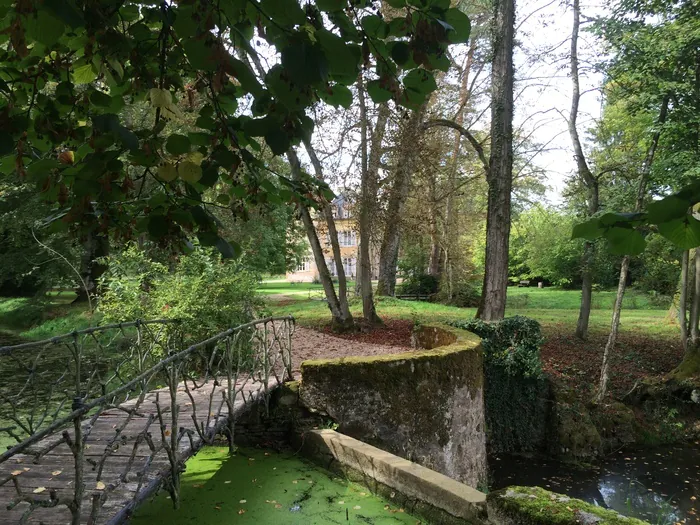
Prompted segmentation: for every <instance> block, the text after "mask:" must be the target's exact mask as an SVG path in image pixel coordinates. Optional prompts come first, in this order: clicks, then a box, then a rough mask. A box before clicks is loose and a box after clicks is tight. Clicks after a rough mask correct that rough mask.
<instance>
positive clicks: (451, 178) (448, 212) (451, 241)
mask: <svg viewBox="0 0 700 525" xmlns="http://www.w3.org/2000/svg"><path fill="white" fill-rule="evenodd" d="M475 49H476V40H475V39H474V38H472V40H471V44H470V46H469V51H468V52H467V58H466V63H465V64H464V69H463V72H462V78H461V82H460V86H459V106H458V109H457V112H456V113H455V116H454V122H455V123H456V124H458V125H459V126H463V124H464V111H465V108H466V107H467V103H468V101H469V95H470V93H469V74H470V73H471V68H472V63H473V62H474V51H475ZM461 143H462V134H461V133H460V132H459V130H455V133H454V142H453V146H452V164H451V166H450V170H449V173H448V177H447V185H448V188H447V192H448V193H447V201H446V203H445V230H444V235H443V237H444V241H443V247H444V267H445V270H446V273H447V279H446V284H447V299H448V300H449V301H451V300H452V296H453V289H454V286H453V285H454V282H453V279H452V276H453V274H454V271H453V270H454V266H455V263H454V257H451V254H452V253H453V252H454V250H452V249H450V248H452V247H454V246H455V245H456V244H457V241H456V237H457V235H458V233H457V232H455V230H456V226H455V222H456V221H455V219H456V212H455V208H456V203H455V201H456V195H455V193H456V189H455V187H456V180H457V172H458V170H459V152H460V149H461V148H460V146H461Z"/></svg>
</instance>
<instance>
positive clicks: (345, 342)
mask: <svg viewBox="0 0 700 525" xmlns="http://www.w3.org/2000/svg"><path fill="white" fill-rule="evenodd" d="M408 351H411V348H410V347H408V346H397V345H386V344H381V345H380V344H374V343H366V342H361V341H354V340H352V339H342V338H340V337H335V336H332V335H329V334H325V333H322V332H317V331H316V330H310V329H309V328H302V327H300V326H297V328H296V331H295V332H294V338H293V342H292V364H293V367H294V374H295V375H298V373H299V367H300V365H301V362H302V361H306V360H307V359H321V358H333V357H350V356H358V355H359V356H372V355H384V354H397V353H401V352H408Z"/></svg>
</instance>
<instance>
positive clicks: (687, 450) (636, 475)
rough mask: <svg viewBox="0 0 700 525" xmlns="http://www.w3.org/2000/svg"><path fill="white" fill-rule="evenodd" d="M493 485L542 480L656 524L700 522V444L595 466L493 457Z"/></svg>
mask: <svg viewBox="0 0 700 525" xmlns="http://www.w3.org/2000/svg"><path fill="white" fill-rule="evenodd" d="M489 463H490V467H491V474H492V479H493V482H492V490H496V489H499V488H503V487H506V486H508V485H538V486H540V487H544V488H546V489H548V490H552V491H554V492H559V493H562V494H567V495H569V496H571V497H574V498H579V499H582V500H585V501H588V502H590V503H594V504H596V505H600V506H601V507H606V508H610V509H613V510H616V511H618V512H621V513H622V514H626V515H628V516H634V517H637V518H640V519H643V520H646V521H648V522H649V523H651V524H652V525H673V524H676V523H683V524H700V443H696V444H694V445H685V446H668V447H659V448H652V449H645V450H640V451H630V450H625V451H619V452H617V453H615V454H612V455H611V456H609V457H608V458H607V459H606V460H605V461H604V462H602V463H601V464H599V465H597V466H595V467H592V468H587V469H583V468H575V467H572V466H570V465H565V464H562V463H557V462H554V461H552V462H546V461H541V460H539V459H538V460H532V459H526V458H510V457H493V458H490V462H489Z"/></svg>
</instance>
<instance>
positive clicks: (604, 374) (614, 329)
mask: <svg viewBox="0 0 700 525" xmlns="http://www.w3.org/2000/svg"><path fill="white" fill-rule="evenodd" d="M668 102H669V100H668V97H666V98H664V101H663V103H662V106H661V111H660V113H659V121H658V124H657V129H656V131H655V132H654V135H653V137H652V139H651V144H649V149H648V150H647V154H646V157H645V158H644V162H643V163H642V169H641V173H640V175H639V186H638V188H637V201H636V203H635V206H634V210H635V211H637V212H639V211H642V208H644V197H645V196H646V187H647V179H648V178H649V174H650V172H651V165H652V163H653V162H654V155H655V154H656V148H657V146H658V145H659V139H660V138H661V128H662V126H663V124H664V123H665V122H666V115H667V112H668ZM629 266H630V257H629V255H625V257H624V258H623V259H622V266H621V267H620V280H619V282H618V285H617V297H616V298H615V309H614V310H613V317H612V325H611V327H610V335H609V337H608V342H607V343H606V345H605V351H604V352H603V365H602V367H601V371H600V382H599V384H598V391H597V392H596V394H595V397H594V399H593V401H594V402H595V403H600V402H601V401H602V400H603V399H604V398H605V394H606V392H607V390H606V389H607V386H608V370H609V369H610V359H611V356H612V353H613V351H614V350H615V342H616V340H617V333H618V332H619V329H620V314H621V312H622V298H623V296H624V295H625V287H626V286H627V274H628V272H629ZM696 279H697V277H696ZM691 317H692V315H691Z"/></svg>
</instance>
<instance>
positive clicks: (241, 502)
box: [238, 499, 248, 504]
mask: <svg viewBox="0 0 700 525" xmlns="http://www.w3.org/2000/svg"><path fill="white" fill-rule="evenodd" d="M238 503H240V504H243V503H248V502H247V501H246V500H244V499H242V500H241V501H239V502H238Z"/></svg>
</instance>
